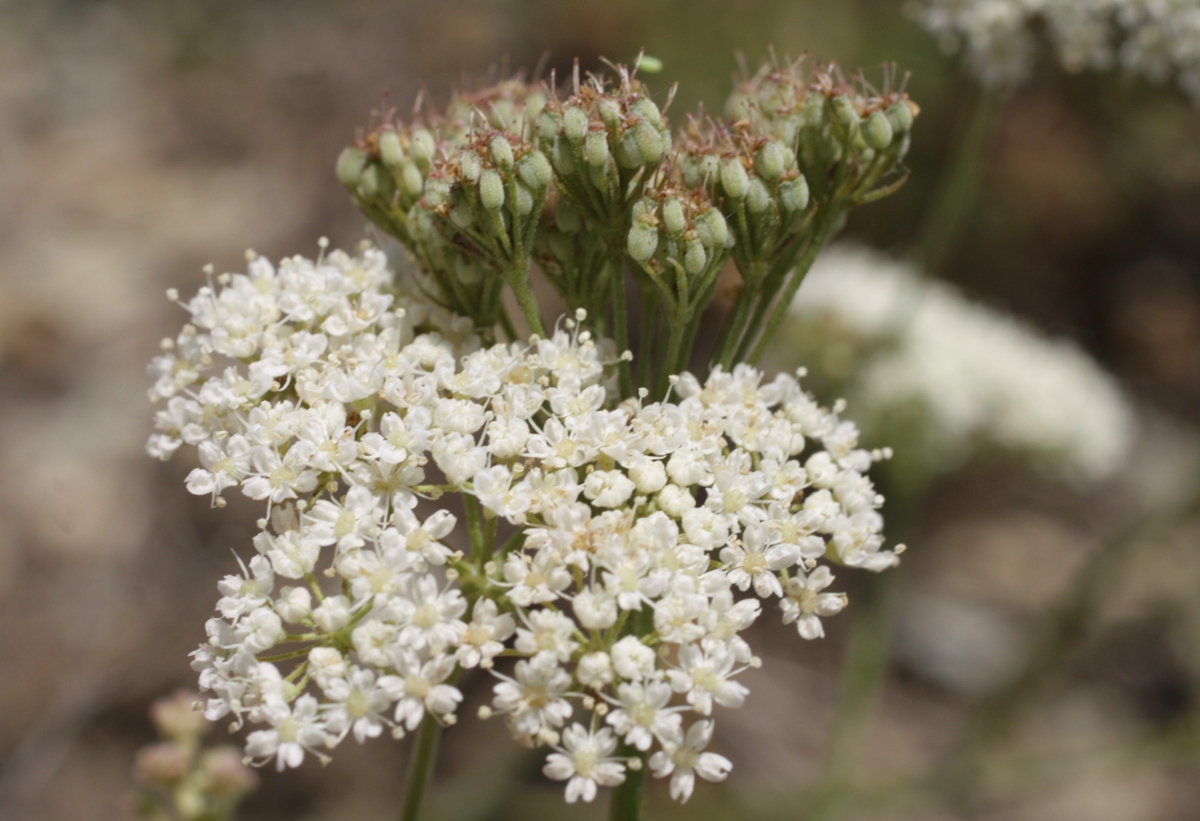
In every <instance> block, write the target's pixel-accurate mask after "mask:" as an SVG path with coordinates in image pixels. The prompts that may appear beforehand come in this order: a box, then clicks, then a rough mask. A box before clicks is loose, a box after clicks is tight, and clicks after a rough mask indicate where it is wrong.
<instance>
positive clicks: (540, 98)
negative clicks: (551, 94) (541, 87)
mask: <svg viewBox="0 0 1200 821" xmlns="http://www.w3.org/2000/svg"><path fill="white" fill-rule="evenodd" d="M545 107H546V95H545V94H543V93H542V92H540V91H535V92H533V93H532V94H530V95H529V96H528V97H526V98H525V121H526V122H529V123H532V122H536V121H537V119H538V115H539V114H541V113H542V109H544V108H545Z"/></svg>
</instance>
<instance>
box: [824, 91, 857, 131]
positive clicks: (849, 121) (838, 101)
mask: <svg viewBox="0 0 1200 821" xmlns="http://www.w3.org/2000/svg"><path fill="white" fill-rule="evenodd" d="M830 105H832V106H833V116H834V119H836V120H837V122H838V123H839V124H840V125H841V126H842V127H843V128H846V129H853V128H855V127H857V126H858V124H859V123H860V122H861V121H862V118H861V117H859V116H858V109H856V108H855V107H854V102H853V101H852V100H851V99H850V98H849V97H846V96H845V95H842V96H838V97H834V98H833V100H831V101H830Z"/></svg>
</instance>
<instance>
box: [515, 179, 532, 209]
mask: <svg viewBox="0 0 1200 821" xmlns="http://www.w3.org/2000/svg"><path fill="white" fill-rule="evenodd" d="M532 211H533V192H531V191H530V190H529V189H528V188H527V187H526V186H524V185H521V184H520V183H517V216H521V217H527V216H529V214H530V212H532Z"/></svg>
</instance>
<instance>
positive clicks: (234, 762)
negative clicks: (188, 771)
mask: <svg viewBox="0 0 1200 821" xmlns="http://www.w3.org/2000/svg"><path fill="white" fill-rule="evenodd" d="M200 769H201V770H203V771H204V772H205V773H207V775H208V778H209V784H210V786H211V787H212V791H213V792H214V793H216V794H217V795H222V796H235V795H245V794H246V793H248V792H250V791H251V790H253V789H254V788H255V787H257V786H258V776H257V775H255V774H254V771H253V770H251V769H250V768H249V767H247V766H246V765H245V764H243V763H242V754H241V753H240V752H238V750H237V749H235V748H233V747H216V748H214V749H212V750H207V751H205V753H204V755H203V756H202V757H201V759H200Z"/></svg>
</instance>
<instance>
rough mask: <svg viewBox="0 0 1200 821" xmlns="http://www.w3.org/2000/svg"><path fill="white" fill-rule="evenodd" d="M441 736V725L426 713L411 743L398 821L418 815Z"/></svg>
mask: <svg viewBox="0 0 1200 821" xmlns="http://www.w3.org/2000/svg"><path fill="white" fill-rule="evenodd" d="M441 737H442V725H441V724H438V723H437V721H435V720H434V718H433V716H431V715H428V714H426V716H425V718H424V719H422V721H421V728H420V729H419V730H417V738H416V741H415V743H414V744H413V751H412V763H411V764H409V767H408V783H407V785H406V787H405V791H404V807H403V808H402V809H401V811H400V821H417V818H418V817H419V816H420V813H421V800H422V799H423V798H424V797H425V789H426V788H427V787H428V786H429V779H430V776H431V775H432V774H433V765H434V763H435V762H436V761H437V750H438V742H439V741H440V740H441Z"/></svg>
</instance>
